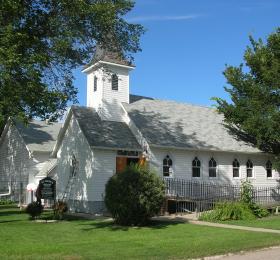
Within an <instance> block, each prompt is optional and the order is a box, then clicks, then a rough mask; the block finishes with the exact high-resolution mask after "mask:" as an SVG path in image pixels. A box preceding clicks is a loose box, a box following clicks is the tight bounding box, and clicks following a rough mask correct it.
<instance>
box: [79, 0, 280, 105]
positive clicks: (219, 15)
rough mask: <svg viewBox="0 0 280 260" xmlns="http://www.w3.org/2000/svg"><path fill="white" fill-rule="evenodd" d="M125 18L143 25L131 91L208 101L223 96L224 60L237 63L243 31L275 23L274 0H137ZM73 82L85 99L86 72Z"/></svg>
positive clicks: (279, 10) (278, 22)
mask: <svg viewBox="0 0 280 260" xmlns="http://www.w3.org/2000/svg"><path fill="white" fill-rule="evenodd" d="M127 20H128V21H129V22H132V23H140V24H142V25H143V26H144V27H145V28H146V30H147V31H146V33H145V35H144V36H143V37H142V38H141V47H142V52H140V53H137V54H136V55H134V57H135V62H134V63H135V65H136V69H135V70H134V71H132V72H131V75H130V89H131V93H133V94H139V95H144V96H151V97H155V98H160V99H171V100H177V101H179V102H186V103H192V104H199V105H206V106H211V105H212V104H214V102H213V101H211V100H210V99H211V97H213V96H217V97H223V98H226V99H228V97H227V94H226V93H225V91H224V89H223V86H225V85H226V81H225V78H224V76H223V74H222V72H223V70H224V68H225V64H229V65H239V64H240V63H241V62H242V58H243V53H244V50H245V48H246V46H247V45H249V40H248V36H249V35H250V34H251V35H253V37H254V38H260V37H261V38H266V36H267V35H268V34H270V33H271V32H273V31H274V30H275V29H276V27H278V26H280V1H279V0H137V1H136V5H135V8H134V9H133V11H132V12H130V13H129V14H128V15H127ZM75 77H76V80H75V85H76V87H78V89H79V95H78V99H79V102H80V104H81V105H85V103H86V76H85V75H84V74H82V73H81V72H80V70H77V71H76V72H75Z"/></svg>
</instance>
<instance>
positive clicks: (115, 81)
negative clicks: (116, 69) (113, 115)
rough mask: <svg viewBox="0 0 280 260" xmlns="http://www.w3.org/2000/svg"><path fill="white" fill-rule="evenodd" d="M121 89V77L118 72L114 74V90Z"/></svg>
mask: <svg viewBox="0 0 280 260" xmlns="http://www.w3.org/2000/svg"><path fill="white" fill-rule="evenodd" d="M118 89H119V78H118V76H117V75H116V74H113V75H112V90H118Z"/></svg>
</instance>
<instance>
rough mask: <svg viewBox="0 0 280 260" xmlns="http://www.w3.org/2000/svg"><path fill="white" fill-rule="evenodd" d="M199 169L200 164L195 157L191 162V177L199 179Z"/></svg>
mask: <svg viewBox="0 0 280 260" xmlns="http://www.w3.org/2000/svg"><path fill="white" fill-rule="evenodd" d="M200 167H201V163H200V160H198V158H197V157H195V158H194V160H193V161H192V177H200Z"/></svg>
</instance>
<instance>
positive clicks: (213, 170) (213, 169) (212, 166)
mask: <svg viewBox="0 0 280 260" xmlns="http://www.w3.org/2000/svg"><path fill="white" fill-rule="evenodd" d="M209 177H211V178H215V177H217V163H216V161H215V160H214V158H213V157H212V158H211V159H210V161H209Z"/></svg>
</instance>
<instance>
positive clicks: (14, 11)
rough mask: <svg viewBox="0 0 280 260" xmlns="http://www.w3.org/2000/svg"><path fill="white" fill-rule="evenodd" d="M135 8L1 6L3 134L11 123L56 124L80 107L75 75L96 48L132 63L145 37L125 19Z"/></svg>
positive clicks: (16, 0) (48, 0) (23, 1)
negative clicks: (69, 107)
mask: <svg viewBox="0 0 280 260" xmlns="http://www.w3.org/2000/svg"><path fill="white" fill-rule="evenodd" d="M133 6H134V3H133V2H132V1H129V0H75V1H69V0H0V133H1V127H3V125H4V123H5V122H6V120H7V118H8V117H14V118H17V119H21V120H24V121H25V122H27V121H28V119H31V118H33V117H40V118H42V119H46V118H49V119H51V120H56V119H57V118H58V117H59V116H61V115H62V114H63V112H64V111H65V109H66V106H67V104H68V102H69V101H71V102H76V101H77V100H76V94H77V89H76V88H75V87H74V86H73V74H72V70H73V69H74V68H76V67H78V66H80V65H82V64H86V63H88V62H89V60H90V58H91V55H92V54H93V52H94V49H95V47H96V43H98V44H100V45H102V46H103V47H105V48H112V46H114V48H116V47H117V49H118V51H119V52H120V53H121V54H122V55H123V56H125V57H126V58H128V59H131V58H132V54H133V53H135V52H137V51H139V50H140V46H139V37H140V36H141V34H142V33H143V31H144V30H143V27H142V26H141V25H138V24H129V23H127V22H126V21H125V20H124V19H123V16H124V15H125V14H126V13H127V12H129V11H130V10H131V9H132V8H133ZM116 43H118V44H117V46H116Z"/></svg>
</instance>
